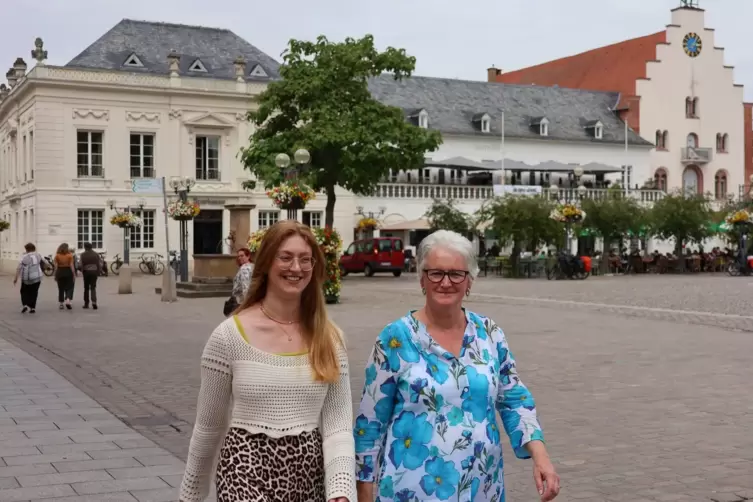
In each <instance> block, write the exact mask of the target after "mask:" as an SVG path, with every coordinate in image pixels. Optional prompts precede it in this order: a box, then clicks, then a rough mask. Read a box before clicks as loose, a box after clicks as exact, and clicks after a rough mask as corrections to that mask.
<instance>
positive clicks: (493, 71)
mask: <svg viewBox="0 0 753 502" xmlns="http://www.w3.org/2000/svg"><path fill="white" fill-rule="evenodd" d="M498 75H502V70H500V69H499V68H495V67H494V66H492V67H491V68H487V69H486V81H487V82H496V81H497V76H498Z"/></svg>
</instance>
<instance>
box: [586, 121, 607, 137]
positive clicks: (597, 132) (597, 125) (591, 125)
mask: <svg viewBox="0 0 753 502" xmlns="http://www.w3.org/2000/svg"><path fill="white" fill-rule="evenodd" d="M586 129H587V130H589V131H591V134H593V137H594V139H603V138H604V124H602V123H601V121H600V120H592V121H590V122H588V123H587V124H586Z"/></svg>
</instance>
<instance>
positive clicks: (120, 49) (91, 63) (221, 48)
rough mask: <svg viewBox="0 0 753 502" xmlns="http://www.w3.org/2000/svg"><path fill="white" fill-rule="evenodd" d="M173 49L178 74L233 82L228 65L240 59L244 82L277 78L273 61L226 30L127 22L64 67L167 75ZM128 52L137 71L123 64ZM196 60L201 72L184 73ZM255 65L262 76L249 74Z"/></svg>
mask: <svg viewBox="0 0 753 502" xmlns="http://www.w3.org/2000/svg"><path fill="white" fill-rule="evenodd" d="M173 49H175V51H176V52H177V53H178V54H180V56H181V58H180V71H181V76H197V77H203V78H222V79H234V78H235V67H234V65H233V61H234V60H235V59H236V58H237V57H238V56H243V58H244V59H245V60H246V62H247V63H246V78H247V79H250V80H261V81H266V80H270V79H276V78H279V72H278V69H279V67H280V64H279V63H278V62H277V61H275V60H274V59H273V58H271V57H269V56H268V55H267V54H265V53H263V52H262V51H260V50H259V49H257V48H256V47H254V46H253V45H251V44H250V43H248V42H247V41H246V40H244V39H243V38H241V37H239V36H238V35H236V34H235V33H233V32H232V31H230V30H225V29H220V28H207V27H203V26H188V25H183V24H169V23H156V22H149V21H135V20H132V19H123V20H122V21H120V22H119V23H118V24H116V25H115V26H114V27H113V28H112V29H110V31H108V32H107V33H105V34H104V35H102V36H101V37H100V38H99V39H98V40H97V41H96V42H94V43H93V44H91V45H90V46H89V47H87V48H86V49H85V50H84V51H83V52H82V53H81V54H79V55H78V56H76V57H75V58H73V59H72V60H71V61H70V62H69V63H68V64H67V65H66V66H68V67H76V68H95V69H105V70H123V71H128V72H143V73H158V74H162V75H167V74H169V66H168V61H167V55H168V54H169V53H170V51H171V50H173ZM134 53H135V54H136V56H138V58H139V59H140V60H141V62H142V63H143V65H144V66H143V68H137V67H132V66H123V63H124V62H125V61H126V60H127V59H128V57H129V56H130V55H131V54H134ZM197 59H200V60H201V62H202V63H203V65H204V67H205V68H206V70H207V72H206V73H204V72H189V71H188V69H189V67H190V66H191V65H192V64H193V62H194V61H196V60H197ZM256 65H261V66H262V68H263V69H264V71H265V72H266V74H267V75H268V77H266V78H265V77H255V76H249V73H250V72H251V71H252V70H253V69H254V67H255V66H256Z"/></svg>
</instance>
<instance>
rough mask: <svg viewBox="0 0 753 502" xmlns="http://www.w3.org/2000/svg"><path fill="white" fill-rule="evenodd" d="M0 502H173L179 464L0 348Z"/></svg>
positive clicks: (35, 364)
mask: <svg viewBox="0 0 753 502" xmlns="http://www.w3.org/2000/svg"><path fill="white" fill-rule="evenodd" d="M0 410H2V411H0V501H3V502H14V501H32V500H34V501H36V500H46V501H50V500H55V501H61V502H62V501H70V502H85V501H109V502H120V501H123V502H125V501H130V502H135V501H140V502H147V501H150V502H159V501H171V502H172V501H176V500H178V490H177V487H178V483H180V479H181V477H182V474H183V469H184V467H185V466H184V464H183V462H182V461H181V460H180V459H178V458H176V457H175V456H173V455H172V454H170V453H169V452H167V451H166V450H164V449H163V448H160V447H159V446H158V445H156V444H155V443H153V442H152V441H150V440H148V439H146V438H144V437H143V436H142V435H141V434H139V433H137V432H135V431H134V430H133V429H131V428H129V427H128V426H127V425H125V424H124V423H123V422H122V421H120V420H118V419H117V418H116V417H114V416H113V415H112V414H111V413H110V412H108V411H107V410H105V409H104V408H102V407H101V406H100V405H99V404H98V403H97V402H96V401H94V400H93V399H91V398H90V397H88V396H86V395H85V394H84V393H83V392H81V391H80V390H78V389H76V388H75V387H74V386H73V385H71V384H70V383H69V382H68V381H66V380H65V379H63V378H62V377H60V375H58V374H57V373H56V372H54V371H52V370H51V369H50V368H48V367H47V366H46V365H44V364H42V363H40V362H39V361H37V360H36V359H34V358H33V357H31V356H29V355H27V354H26V353H25V352H23V351H21V350H20V349H18V348H16V347H15V346H13V345H11V344H10V343H9V342H7V341H5V340H0Z"/></svg>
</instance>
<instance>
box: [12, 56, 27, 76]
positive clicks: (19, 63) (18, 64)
mask: <svg viewBox="0 0 753 502" xmlns="http://www.w3.org/2000/svg"><path fill="white" fill-rule="evenodd" d="M26 68H28V66H27V64H26V61H24V59H23V58H16V60H15V62H14V63H13V69H14V70H15V71H16V79H18V80H21V79H22V78H24V75H26Z"/></svg>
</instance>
